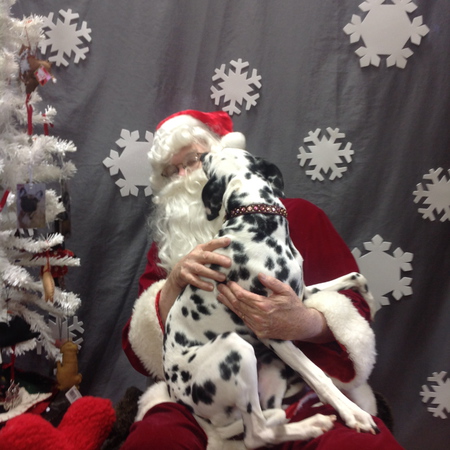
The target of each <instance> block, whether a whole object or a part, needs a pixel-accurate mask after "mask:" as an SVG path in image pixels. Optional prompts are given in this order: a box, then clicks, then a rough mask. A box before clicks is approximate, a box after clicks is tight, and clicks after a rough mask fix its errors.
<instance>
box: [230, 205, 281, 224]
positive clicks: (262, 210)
mask: <svg viewBox="0 0 450 450" xmlns="http://www.w3.org/2000/svg"><path fill="white" fill-rule="evenodd" d="M245 214H275V215H278V216H283V217H287V211H286V209H285V208H282V207H281V206H278V205H267V204H265V203H257V204H255V203H253V204H251V205H248V206H239V207H238V208H234V209H233V210H231V211H230V212H228V213H227V215H226V216H225V220H230V219H233V218H235V217H237V216H243V215H245Z"/></svg>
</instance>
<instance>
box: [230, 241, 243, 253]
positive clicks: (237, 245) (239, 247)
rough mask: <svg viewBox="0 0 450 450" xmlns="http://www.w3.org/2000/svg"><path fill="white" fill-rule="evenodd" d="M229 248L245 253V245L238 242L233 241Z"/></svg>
mask: <svg viewBox="0 0 450 450" xmlns="http://www.w3.org/2000/svg"><path fill="white" fill-rule="evenodd" d="M230 248H231V249H232V250H233V251H235V252H237V253H245V247H244V246H243V245H242V244H241V243H240V242H237V241H233V242H232V243H231V244H230Z"/></svg>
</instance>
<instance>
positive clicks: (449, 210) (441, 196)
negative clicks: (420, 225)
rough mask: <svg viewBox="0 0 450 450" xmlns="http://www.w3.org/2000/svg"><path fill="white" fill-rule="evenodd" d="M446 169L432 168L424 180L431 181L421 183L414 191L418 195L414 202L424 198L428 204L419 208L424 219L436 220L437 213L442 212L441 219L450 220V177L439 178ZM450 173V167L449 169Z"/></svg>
mask: <svg viewBox="0 0 450 450" xmlns="http://www.w3.org/2000/svg"><path fill="white" fill-rule="evenodd" d="M443 170H444V169H442V167H440V168H439V169H436V170H434V169H430V171H429V172H428V173H427V174H425V175H424V176H423V179H424V180H430V181H431V182H430V183H426V184H425V183H424V185H422V183H419V184H418V185H417V190H416V191H414V192H413V194H414V195H415V196H416V197H415V198H414V203H418V202H419V201H420V200H422V199H423V204H425V205H428V207H426V208H419V212H420V213H421V214H422V217H423V218H424V219H429V220H432V221H433V220H436V215H435V214H434V213H435V212H436V214H437V215H439V214H441V213H442V215H441V218H440V221H441V222H444V221H445V220H450V178H449V179H447V177H446V176H445V175H443V176H442V178H439V175H440V174H441V173H442V171H443ZM448 173H449V174H450V169H449V171H448Z"/></svg>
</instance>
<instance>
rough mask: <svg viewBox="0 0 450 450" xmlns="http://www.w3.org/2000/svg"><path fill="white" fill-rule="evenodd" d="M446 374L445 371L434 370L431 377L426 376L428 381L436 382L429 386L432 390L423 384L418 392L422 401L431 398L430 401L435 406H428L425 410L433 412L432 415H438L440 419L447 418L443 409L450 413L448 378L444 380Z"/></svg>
mask: <svg viewBox="0 0 450 450" xmlns="http://www.w3.org/2000/svg"><path fill="white" fill-rule="evenodd" d="M446 375H447V372H439V373H437V372H434V373H433V375H432V376H431V377H428V378H427V380H428V381H432V382H435V383H436V384H434V385H432V386H431V387H432V389H433V390H431V389H430V388H429V387H428V386H427V385H426V384H424V385H423V386H422V392H421V393H420V395H421V396H422V402H424V403H427V402H428V401H429V400H430V399H433V400H432V401H431V403H432V404H434V405H437V406H429V407H428V408H427V410H428V411H429V412H431V413H433V416H434V417H440V418H441V419H446V418H447V415H446V414H445V411H447V413H450V378H447V379H446V380H445V381H444V378H445V377H446Z"/></svg>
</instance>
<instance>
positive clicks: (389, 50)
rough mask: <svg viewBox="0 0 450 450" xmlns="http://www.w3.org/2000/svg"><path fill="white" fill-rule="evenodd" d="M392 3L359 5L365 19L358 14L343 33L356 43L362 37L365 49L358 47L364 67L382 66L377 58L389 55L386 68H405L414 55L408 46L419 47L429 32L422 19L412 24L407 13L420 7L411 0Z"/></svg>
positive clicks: (372, 1)
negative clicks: (408, 44)
mask: <svg viewBox="0 0 450 450" xmlns="http://www.w3.org/2000/svg"><path fill="white" fill-rule="evenodd" d="M392 2H393V4H388V5H386V4H384V3H385V0H366V1H364V2H363V3H361V4H360V5H359V8H360V9H361V10H362V11H365V12H367V14H366V16H365V17H364V20H361V17H359V16H357V15H355V14H354V15H353V16H352V20H351V22H350V23H348V24H347V25H346V26H345V27H344V32H345V33H346V34H349V35H350V42H351V43H352V44H353V43H355V42H358V41H359V40H360V39H361V38H362V40H363V41H364V44H365V46H362V47H359V48H358V49H357V50H356V52H355V53H356V54H357V55H358V56H359V57H360V65H361V67H366V66H368V65H369V64H372V65H374V66H377V67H378V66H379V65H380V57H379V56H378V55H388V58H387V60H386V65H387V66H388V67H389V66H393V65H396V66H397V67H400V68H402V69H403V68H404V67H405V66H406V63H407V58H409V57H410V56H411V55H412V54H413V52H412V50H411V49H410V48H409V47H405V45H406V43H407V42H408V40H411V42H412V43H413V44H415V45H419V44H420V42H421V40H422V37H423V36H425V35H426V34H427V33H428V32H429V31H430V29H429V28H428V27H427V26H426V25H424V24H423V21H422V16H418V17H415V18H414V19H413V21H412V22H411V21H410V19H409V16H408V13H412V12H413V11H414V10H415V9H416V8H417V6H416V5H415V4H414V3H413V2H412V1H411V0H392Z"/></svg>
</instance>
